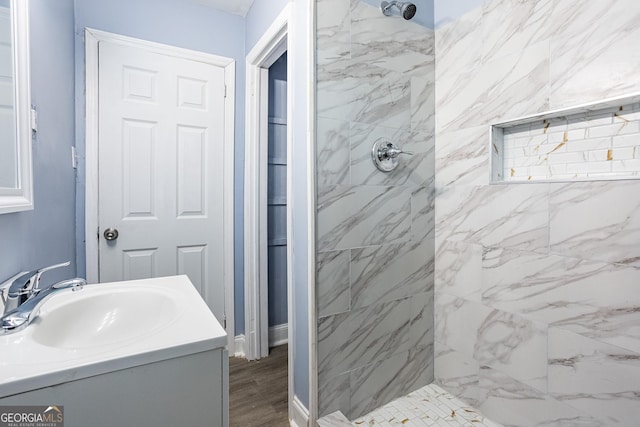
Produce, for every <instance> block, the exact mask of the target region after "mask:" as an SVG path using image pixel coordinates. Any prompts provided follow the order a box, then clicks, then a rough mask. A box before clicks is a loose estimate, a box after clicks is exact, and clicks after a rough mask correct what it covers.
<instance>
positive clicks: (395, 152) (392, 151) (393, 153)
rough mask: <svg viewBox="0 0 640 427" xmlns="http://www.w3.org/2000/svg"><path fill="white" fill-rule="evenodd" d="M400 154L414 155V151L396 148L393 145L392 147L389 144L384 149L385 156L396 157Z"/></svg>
mask: <svg viewBox="0 0 640 427" xmlns="http://www.w3.org/2000/svg"><path fill="white" fill-rule="evenodd" d="M400 154H406V155H407V156H413V153H412V152H411V151H402V150H401V149H400V148H396V147H394V146H393V145H391V146H390V147H389V146H388V147H387V149H386V150H384V154H383V155H385V156H387V157H389V158H392V159H395V158H396V157H398V156H399V155H400Z"/></svg>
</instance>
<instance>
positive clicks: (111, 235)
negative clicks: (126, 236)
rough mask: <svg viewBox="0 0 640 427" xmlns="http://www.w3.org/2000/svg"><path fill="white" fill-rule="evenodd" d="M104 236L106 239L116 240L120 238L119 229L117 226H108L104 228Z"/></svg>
mask: <svg viewBox="0 0 640 427" xmlns="http://www.w3.org/2000/svg"><path fill="white" fill-rule="evenodd" d="M104 238H105V239H106V240H109V241H111V240H116V239H117V238H118V230H116V229H115V228H107V229H106V230H104Z"/></svg>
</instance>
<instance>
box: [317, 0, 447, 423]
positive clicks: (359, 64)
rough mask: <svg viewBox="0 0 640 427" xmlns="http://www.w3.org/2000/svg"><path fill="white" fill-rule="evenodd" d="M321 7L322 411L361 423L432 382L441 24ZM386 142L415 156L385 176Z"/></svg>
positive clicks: (348, 0)
mask: <svg viewBox="0 0 640 427" xmlns="http://www.w3.org/2000/svg"><path fill="white" fill-rule="evenodd" d="M417 4H418V7H419V9H420V7H421V5H420V4H419V2H417ZM316 7H317V33H316V36H317V40H316V42H317V120H316V127H317V134H316V145H317V151H316V173H317V176H316V182H317V236H316V250H317V254H316V255H317V258H316V259H317V263H316V264H317V265H316V287H317V289H316V300H317V312H318V319H317V328H318V343H317V352H318V385H319V387H318V388H319V390H318V392H319V393H318V394H319V396H318V397H319V415H320V416H323V415H327V414H330V413H332V412H334V411H336V410H341V411H342V412H343V413H344V414H345V415H346V416H347V417H348V418H350V419H354V418H357V417H358V416H361V415H363V414H365V413H367V412H370V411H371V410H373V409H375V408H377V407H379V406H381V405H383V404H385V403H387V402H389V401H391V400H393V399H395V398H397V397H400V396H403V395H405V394H407V393H409V392H411V391H413V390H416V389H418V388H420V387H422V386H424V385H427V384H429V383H431V382H432V381H433V363H434V360H433V357H434V347H433V333H434V331H433V280H434V279H433V275H434V257H435V243H434V239H435V227H434V219H435V212H434V207H435V204H434V202H435V192H434V188H435V184H434V170H435V150H434V132H435V114H434V113H435V105H434V102H435V98H434V82H433V80H434V75H435V66H434V31H433V29H430V28H426V27H424V26H421V25H419V24H417V23H415V22H413V21H405V20H403V19H402V18H400V17H398V16H395V17H385V16H384V15H382V13H381V12H380V10H379V9H378V8H377V7H374V6H372V5H370V4H367V3H365V2H364V1H360V0H316ZM422 12H423V13H425V12H426V10H423V11H422ZM418 13H420V10H419V11H418ZM380 137H385V138H389V139H390V140H392V141H394V142H395V143H397V144H398V145H399V146H400V147H402V148H403V149H405V150H407V151H411V152H413V153H414V154H413V156H411V157H403V158H402V159H401V163H400V165H399V166H398V168H397V169H396V170H395V171H393V172H391V173H384V172H380V171H378V170H377V169H376V168H375V166H374V164H373V162H372V160H371V147H372V145H373V143H374V141H375V140H376V139H378V138H380Z"/></svg>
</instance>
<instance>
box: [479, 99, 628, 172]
mask: <svg viewBox="0 0 640 427" xmlns="http://www.w3.org/2000/svg"><path fill="white" fill-rule="evenodd" d="M490 134H491V136H490V147H489V149H490V150H491V182H492V183H527V182H540V181H543V182H550V181H551V182H553V181H560V182H565V181H591V180H594V181H595V180H615V179H639V178H640V93H635V94H632V95H627V96H623V97H618V98H611V99H607V100H602V101H599V102H595V103H590V104H584V105H580V106H575V107H571V108H566V109H561V110H554V111H549V112H544V113H539V114H536V115H532V116H528V117H522V118H518V119H514V120H509V121H505V122H501V123H495V124H493V125H491V132H490Z"/></svg>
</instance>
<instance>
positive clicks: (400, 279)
mask: <svg viewBox="0 0 640 427" xmlns="http://www.w3.org/2000/svg"><path fill="white" fill-rule="evenodd" d="M433 256H434V253H433V242H431V241H429V240H424V241H418V242H413V241H410V242H407V243H399V244H393V245H383V246H373V247H368V248H360V249H353V250H352V251H351V301H352V306H353V307H354V308H361V307H365V306H368V305H371V304H374V303H376V302H378V301H390V300H394V299H398V298H402V297H406V296H410V295H416V294H419V293H423V292H427V291H433V262H430V263H425V259H428V260H431V261H433Z"/></svg>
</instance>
